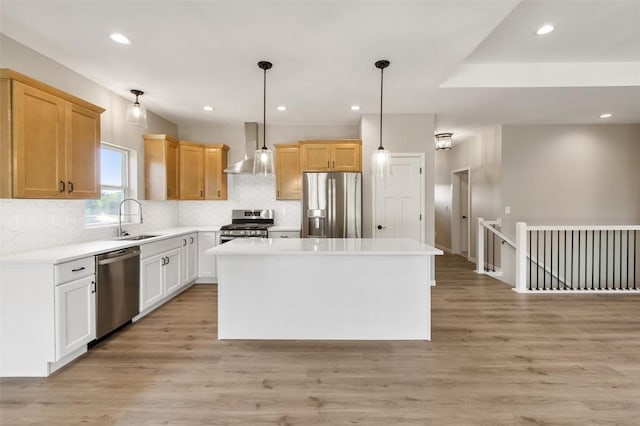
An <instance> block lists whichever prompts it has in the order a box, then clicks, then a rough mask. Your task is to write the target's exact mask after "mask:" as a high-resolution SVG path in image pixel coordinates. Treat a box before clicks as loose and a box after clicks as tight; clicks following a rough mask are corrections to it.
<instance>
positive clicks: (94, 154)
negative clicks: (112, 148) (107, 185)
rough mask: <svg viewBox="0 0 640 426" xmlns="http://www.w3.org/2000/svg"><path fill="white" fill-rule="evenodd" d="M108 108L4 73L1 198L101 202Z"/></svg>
mask: <svg viewBox="0 0 640 426" xmlns="http://www.w3.org/2000/svg"><path fill="white" fill-rule="evenodd" d="M102 112H104V109H102V108H100V107H98V106H96V105H93V104H90V103H89V102H86V101H83V100H82V99H79V98H76V97H75V96H72V95H69V94H67V93H65V92H62V91H60V90H58V89H55V88H53V87H51V86H48V85H46V84H43V83H41V82H39V81H36V80H33V79H31V78H29V77H27V76H24V75H22V74H19V73H16V72H14V71H11V70H7V69H2V70H0V114H1V116H0V123H1V124H2V125H1V130H0V177H1V181H2V183H1V184H0V197H3V198H77V199H89V198H100V114H101V113H102Z"/></svg>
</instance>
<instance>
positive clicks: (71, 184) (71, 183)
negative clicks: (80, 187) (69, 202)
mask: <svg viewBox="0 0 640 426" xmlns="http://www.w3.org/2000/svg"><path fill="white" fill-rule="evenodd" d="M72 192H73V182H71V181H69V194H71V193H72Z"/></svg>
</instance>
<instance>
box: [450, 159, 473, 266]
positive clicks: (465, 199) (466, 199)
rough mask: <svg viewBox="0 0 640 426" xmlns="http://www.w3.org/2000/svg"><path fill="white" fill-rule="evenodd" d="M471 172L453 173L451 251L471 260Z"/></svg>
mask: <svg viewBox="0 0 640 426" xmlns="http://www.w3.org/2000/svg"><path fill="white" fill-rule="evenodd" d="M470 175H471V170H470V169H469V167H465V168H462V169H458V170H453V171H452V172H451V251H452V252H453V253H454V254H459V255H461V256H464V257H466V258H467V259H469V243H470V240H471V239H470V236H471V189H470V182H471V180H470V177H471V176H470Z"/></svg>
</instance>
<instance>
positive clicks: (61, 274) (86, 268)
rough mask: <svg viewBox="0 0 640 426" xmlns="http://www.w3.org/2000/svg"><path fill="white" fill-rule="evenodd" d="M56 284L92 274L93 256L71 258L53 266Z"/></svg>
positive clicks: (93, 267)
mask: <svg viewBox="0 0 640 426" xmlns="http://www.w3.org/2000/svg"><path fill="white" fill-rule="evenodd" d="M53 270H54V276H55V282H56V285H58V284H62V283H66V282H69V281H73V280H77V279H79V278H83V277H86V276H88V275H93V274H94V273H95V272H96V261H95V258H94V257H93V256H90V257H83V258H82V259H78V260H72V261H71V262H66V263H61V264H59V265H55V266H54V269H53Z"/></svg>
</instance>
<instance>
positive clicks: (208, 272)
mask: <svg viewBox="0 0 640 426" xmlns="http://www.w3.org/2000/svg"><path fill="white" fill-rule="evenodd" d="M216 245H218V234H217V232H198V278H199V279H200V280H203V279H204V281H205V282H208V283H215V282H216V281H217V275H216V256H215V255H213V254H207V253H205V252H206V251H207V250H208V249H210V248H213V247H215V246H216Z"/></svg>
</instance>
